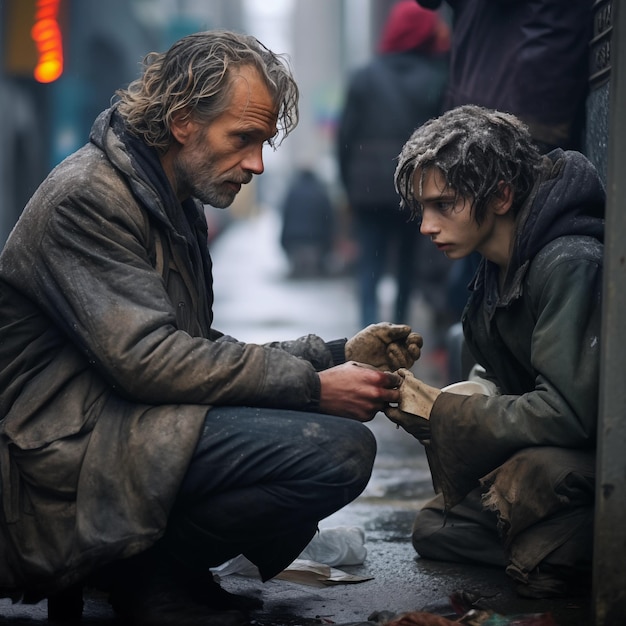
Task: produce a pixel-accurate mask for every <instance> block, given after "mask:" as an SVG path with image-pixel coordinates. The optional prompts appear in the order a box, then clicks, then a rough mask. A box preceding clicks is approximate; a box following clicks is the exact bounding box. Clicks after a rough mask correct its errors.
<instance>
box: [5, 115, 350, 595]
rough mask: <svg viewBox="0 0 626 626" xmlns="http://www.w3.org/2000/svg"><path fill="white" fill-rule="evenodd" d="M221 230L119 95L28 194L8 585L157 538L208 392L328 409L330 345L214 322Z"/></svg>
mask: <svg viewBox="0 0 626 626" xmlns="http://www.w3.org/2000/svg"><path fill="white" fill-rule="evenodd" d="M206 240H207V237H206V223H205V221H204V216H203V212H202V207H201V205H199V204H198V203H196V202H195V201H192V200H190V201H187V202H185V203H183V205H182V207H181V205H180V203H178V202H177V201H176V198H175V197H174V195H173V192H172V190H171V188H170V187H169V185H168V183H167V181H166V179H165V177H164V174H163V171H162V169H161V168H160V163H159V160H158V158H157V157H156V153H154V152H153V151H152V150H151V149H148V148H147V147H146V146H144V145H142V144H141V142H139V140H136V139H133V138H130V137H129V136H127V135H126V134H125V132H124V129H123V123H122V122H121V120H120V119H119V116H118V115H117V114H116V113H114V110H113V109H112V110H109V111H106V112H104V113H103V114H102V115H101V116H100V117H99V118H98V120H97V121H96V123H95V124H94V127H93V130H92V135H91V141H90V143H89V144H87V145H86V146H84V147H83V148H81V149H80V150H79V151H78V152H76V153H75V154H74V155H72V156H70V157H68V158H67V159H66V160H65V161H64V162H63V163H61V164H60V165H59V166H58V167H57V168H56V169H54V170H53V171H52V172H51V173H50V175H49V176H48V178H47V179H46V180H45V181H44V182H43V183H42V185H41V186H40V188H39V189H38V190H37V191H36V193H35V194H34V196H33V197H32V199H31V201H30V202H29V204H28V205H27V207H26V208H25V210H24V213H23V215H22V216H21V218H20V220H19V222H18V224H17V226H16V227H15V229H14V231H13V232H12V234H11V236H10V238H9V240H8V242H7V244H6V246H5V248H4V250H3V252H2V254H1V256H0V478H1V489H2V494H1V496H2V500H1V503H2V506H1V507H0V588H2V589H4V590H5V591H7V590H11V589H22V590H23V589H26V590H28V591H29V592H31V593H33V594H37V593H48V592H49V591H51V590H54V589H56V588H59V587H63V586H65V585H67V584H70V583H72V582H74V581H76V580H78V579H80V578H82V577H83V576H84V575H85V574H87V573H88V572H90V571H91V570H93V569H94V568H95V567H98V566H99V565H102V564H104V563H106V562H109V561H111V560H115V559H117V558H122V557H128V556H130V555H132V554H134V553H137V552H138V551H141V550H143V549H145V548H147V547H148V546H149V545H151V544H152V543H154V542H155V541H156V540H157V539H158V538H159V537H160V536H161V535H162V534H163V531H164V529H165V526H166V523H167V518H168V513H169V511H170V508H171V506H172V504H173V502H174V499H175V498H176V494H177V490H178V488H179V484H180V482H181V480H182V477H183V475H184V473H185V470H186V468H187V465H188V462H189V460H190V457H191V455H192V453H193V451H194V449H195V446H196V443H197V439H198V436H199V432H200V429H201V426H202V424H203V420H204V416H205V414H206V412H207V410H208V409H209V408H210V406H211V405H248V406H260V407H263V406H265V407H270V406H271V407H276V408H289V409H307V410H315V409H316V408H317V406H318V402H319V388H320V387H319V386H320V383H319V377H318V375H317V373H316V370H321V369H324V368H327V367H330V366H332V365H333V364H334V360H333V350H332V349H331V348H330V347H329V345H328V344H326V343H325V342H324V341H322V339H320V338H319V337H316V336H308V337H304V338H301V339H299V340H295V341H291V342H285V343H276V344H271V345H266V346H260V345H251V344H243V343H241V342H237V341H235V340H234V339H232V338H229V337H224V336H223V335H222V334H221V333H220V332H218V331H216V330H214V329H212V312H211V305H212V300H213V294H212V286H211V285H212V278H211V260H210V257H209V254H208V251H207V248H206ZM233 262H242V263H245V259H233ZM251 305H252V306H253V305H254V303H251ZM341 352H343V346H341Z"/></svg>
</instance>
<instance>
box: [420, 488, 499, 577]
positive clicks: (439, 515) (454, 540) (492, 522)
mask: <svg viewBox="0 0 626 626" xmlns="http://www.w3.org/2000/svg"><path fill="white" fill-rule="evenodd" d="M496 521H497V520H496V516H495V514H494V513H492V512H490V511H485V510H484V509H483V508H482V505H481V491H480V489H475V490H474V491H471V492H470V493H469V494H468V495H467V496H466V497H465V499H464V500H463V501H462V502H461V503H460V504H458V505H457V506H455V507H452V509H451V510H450V511H449V512H448V514H447V515H444V503H443V496H442V495H441V494H440V495H438V496H436V497H435V498H433V499H432V500H430V501H429V502H427V503H426V504H425V505H424V507H423V508H422V510H421V511H420V512H419V513H418V514H417V517H416V518H415V522H414V523H413V536H412V539H413V547H414V548H415V550H416V551H417V552H418V554H419V555H420V556H421V557H424V558H427V559H434V560H437V561H451V562H455V563H474V564H482V565H496V566H503V565H504V564H505V560H504V550H503V548H502V541H501V540H500V537H499V535H498V532H497V529H496Z"/></svg>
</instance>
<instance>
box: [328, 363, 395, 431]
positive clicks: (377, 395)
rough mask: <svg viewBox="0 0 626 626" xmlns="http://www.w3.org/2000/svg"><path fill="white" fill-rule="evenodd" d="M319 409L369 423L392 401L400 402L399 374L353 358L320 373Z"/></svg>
mask: <svg viewBox="0 0 626 626" xmlns="http://www.w3.org/2000/svg"><path fill="white" fill-rule="evenodd" d="M319 377H320V381H321V387H322V389H321V395H320V411H321V412H322V413H329V414H330V415H339V416H341V417H349V418H351V419H356V420H359V421H360V422H369V421H370V420H371V419H373V418H374V416H375V415H376V413H378V411H382V410H383V409H384V408H385V407H387V406H388V405H389V403H390V402H391V403H396V402H399V401H400V392H399V391H398V389H397V387H398V385H399V384H400V383H401V382H402V378H401V377H400V376H399V375H398V374H393V373H391V372H380V371H378V370H377V369H375V368H374V367H370V366H367V365H363V364H362V363H355V362H354V361H350V362H348V363H344V364H342V365H337V366H336V367H331V368H330V369H327V370H324V371H322V372H319Z"/></svg>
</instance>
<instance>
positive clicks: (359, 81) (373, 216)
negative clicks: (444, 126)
mask: <svg viewBox="0 0 626 626" xmlns="http://www.w3.org/2000/svg"><path fill="white" fill-rule="evenodd" d="M448 34H449V33H448V27H447V25H446V24H445V23H444V22H443V20H442V19H441V18H440V17H439V15H438V14H437V13H436V12H433V11H428V10H425V9H421V8H420V7H419V6H417V5H416V4H415V2H414V0H401V1H400V2H399V3H397V4H395V5H394V6H393V7H392V9H391V12H390V14H389V17H388V19H387V22H386V24H385V26H384V28H383V31H382V35H381V40H380V43H379V47H378V51H377V55H376V56H375V57H374V58H373V59H372V61H371V62H370V63H368V64H367V65H366V66H364V67H361V68H359V69H358V70H356V72H355V73H354V74H353V75H352V77H351V79H350V82H349V85H348V89H347V93H346V98H345V103H344V106H343V109H342V111H341V115H340V118H339V127H338V132H337V153H338V160H339V171H340V175H341V182H342V184H343V187H344V189H345V191H346V195H347V199H348V203H349V205H350V211H351V215H352V218H353V222H354V227H355V234H356V241H357V244H358V258H357V263H356V273H357V287H358V292H359V309H360V319H361V324H362V325H367V324H371V323H374V322H377V321H379V320H380V310H379V303H378V295H377V288H378V285H379V283H380V280H381V279H382V277H383V275H384V274H385V271H386V269H387V267H388V261H389V262H390V263H391V264H392V267H393V272H392V275H393V277H394V278H395V281H396V294H397V295H396V299H395V303H394V308H393V313H392V315H393V321H395V322H402V323H405V322H406V321H407V320H408V318H409V313H410V306H409V305H410V301H411V294H412V292H413V287H414V283H415V282H416V274H417V273H418V272H425V273H427V270H426V269H425V268H419V267H416V263H415V260H416V257H417V246H418V243H419V236H418V235H419V225H418V224H416V223H415V222H411V221H409V220H407V216H406V215H405V214H403V213H402V212H401V211H400V210H399V208H398V197H397V194H396V193H395V190H394V188H393V173H394V170H395V166H396V159H397V156H398V153H399V152H400V149H401V148H402V145H403V144H404V142H405V140H406V138H407V137H408V136H409V135H410V134H411V132H413V130H414V129H415V128H417V127H418V126H419V125H420V124H422V123H423V122H425V121H426V120H427V119H429V118H431V117H433V116H435V115H438V114H439V113H441V111H442V108H441V107H442V97H443V90H444V86H445V84H446V80H447V67H448V59H447V55H446V52H447V49H448V44H449V41H448ZM431 262H432V261H431ZM432 264H433V266H434V262H432ZM437 269H439V268H437ZM443 271H444V272H445V271H447V267H445V268H443ZM434 282H435V284H437V283H439V284H441V282H442V281H441V280H438V281H434ZM435 288H436V287H435ZM424 295H425V296H428V293H426V294H424Z"/></svg>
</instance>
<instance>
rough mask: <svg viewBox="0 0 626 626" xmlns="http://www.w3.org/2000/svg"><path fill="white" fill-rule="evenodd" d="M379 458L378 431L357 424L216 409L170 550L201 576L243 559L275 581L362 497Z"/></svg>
mask: <svg viewBox="0 0 626 626" xmlns="http://www.w3.org/2000/svg"><path fill="white" fill-rule="evenodd" d="M375 453H376V442H375V439H374V436H373V435H372V432H371V430H370V429H369V428H367V427H366V426H365V425H363V424H361V423H359V422H357V421H354V420H349V419H345V418H339V417H334V416H329V415H321V414H317V413H315V414H313V413H304V412H299V411H285V410H275V409H259V408H249V407H216V408H213V409H211V410H210V411H209V412H208V414H207V417H206V420H205V425H204V429H203V432H202V435H201V437H200V440H199V443H198V446H197V449H196V452H195V454H194V456H193V458H192V461H191V464H190V466H189V469H188V472H187V475H186V477H185V479H184V481H183V484H182V486H181V490H180V492H179V498H178V500H177V502H176V505H175V507H174V510H173V511H172V514H171V516H170V521H169V523H168V529H167V533H166V537H165V543H166V545H167V548H168V550H169V551H170V553H172V554H173V555H175V556H176V558H178V559H179V560H180V561H182V562H184V563H185V565H186V566H187V567H189V568H193V569H197V570H199V571H206V569H207V568H208V567H214V566H217V565H220V564H221V563H223V562H224V561H227V560H228V559H230V558H232V557H235V556H237V555H239V554H243V555H244V556H246V557H247V558H248V559H249V560H250V561H252V562H253V563H254V564H255V565H257V566H258V568H259V570H260V573H261V576H262V578H263V579H264V580H267V579H269V578H271V577H273V576H275V575H276V574H278V573H279V572H280V571H282V570H283V569H284V568H285V567H287V566H288V565H289V564H290V563H291V562H292V561H293V560H294V559H295V558H297V556H298V554H299V553H300V552H301V551H302V550H303V549H304V548H305V547H306V545H307V544H308V543H309V541H310V540H311V539H312V537H313V535H314V534H315V532H316V529H317V524H318V522H319V521H320V520H321V519H323V518H325V517H327V516H329V515H330V514H332V513H334V512H335V511H337V510H338V509H340V508H341V507H343V506H344V505H346V504H348V503H349V502H351V501H352V500H353V499H354V498H356V497H357V496H358V495H359V494H360V493H361V492H362V490H363V489H364V488H365V486H366V484H367V482H368V480H369V478H370V476H371V471H372V466H373V462H374V456H375Z"/></svg>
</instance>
